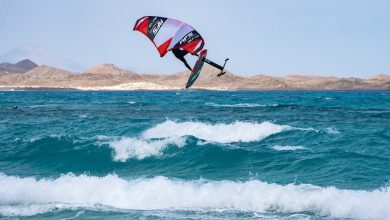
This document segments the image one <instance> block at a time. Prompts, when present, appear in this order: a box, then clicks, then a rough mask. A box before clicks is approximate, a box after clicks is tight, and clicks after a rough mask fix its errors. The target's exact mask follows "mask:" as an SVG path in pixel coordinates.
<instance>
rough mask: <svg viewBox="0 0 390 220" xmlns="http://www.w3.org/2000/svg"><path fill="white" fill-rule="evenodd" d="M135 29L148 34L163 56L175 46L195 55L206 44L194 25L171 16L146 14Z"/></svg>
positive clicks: (138, 21)
mask: <svg viewBox="0 0 390 220" xmlns="http://www.w3.org/2000/svg"><path fill="white" fill-rule="evenodd" d="M133 30H135V31H139V32H141V33H143V34H144V35H145V36H147V37H148V38H149V39H150V40H151V41H152V42H153V44H154V46H156V48H157V50H158V52H159V53H160V56H161V57H163V56H164V55H165V54H166V53H167V52H168V51H170V50H172V49H175V48H181V49H183V50H185V51H187V52H188V53H191V54H193V55H195V54H197V53H198V52H199V51H200V50H202V48H203V46H204V40H203V38H202V36H200V34H199V33H198V32H197V31H196V30H195V29H194V28H193V27H191V26H190V25H188V24H186V23H184V22H182V21H179V20H175V19H171V18H163V17H157V16H145V17H142V18H140V19H138V20H137V22H136V23H135V25H134V28H133Z"/></svg>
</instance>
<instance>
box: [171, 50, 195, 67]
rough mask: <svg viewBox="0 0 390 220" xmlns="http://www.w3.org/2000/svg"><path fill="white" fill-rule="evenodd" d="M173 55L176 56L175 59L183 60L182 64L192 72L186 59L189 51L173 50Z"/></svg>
mask: <svg viewBox="0 0 390 220" xmlns="http://www.w3.org/2000/svg"><path fill="white" fill-rule="evenodd" d="M172 53H173V54H174V55H175V57H176V58H177V59H179V60H181V62H183V63H184V65H185V66H186V67H187V68H188V69H189V70H190V71H192V68H191V66H190V65H188V63H187V60H186V59H184V56H185V55H186V54H187V53H188V52H187V51H185V50H183V51H182V50H180V49H173V50H172Z"/></svg>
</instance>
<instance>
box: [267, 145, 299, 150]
mask: <svg viewBox="0 0 390 220" xmlns="http://www.w3.org/2000/svg"><path fill="white" fill-rule="evenodd" d="M272 149H274V150H277V151H294V150H304V149H306V148H305V147H303V146H279V145H276V146H273V147H272Z"/></svg>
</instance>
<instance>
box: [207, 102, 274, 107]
mask: <svg viewBox="0 0 390 220" xmlns="http://www.w3.org/2000/svg"><path fill="white" fill-rule="evenodd" d="M205 105H207V106H211V107H217V108H218V107H229V108H254V107H268V106H273V107H274V106H277V104H270V105H265V104H257V103H238V104H217V103H212V102H207V103H205Z"/></svg>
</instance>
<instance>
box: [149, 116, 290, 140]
mask: <svg viewBox="0 0 390 220" xmlns="http://www.w3.org/2000/svg"><path fill="white" fill-rule="evenodd" d="M290 129H292V127H290V126H288V125H278V124H273V123H271V122H262V123H252V122H241V121H236V122H233V123H231V124H224V123H219V124H208V123H202V122H175V121H171V120H167V121H165V122H163V123H161V124H158V125H156V126H155V127H153V128H150V129H148V130H146V131H145V132H144V133H143V134H142V136H143V137H144V138H168V137H183V136H189V135H191V136H194V137H196V138H199V139H202V140H206V141H212V142H218V143H233V142H239V141H241V142H251V141H260V140H262V139H264V138H266V137H268V136H270V135H273V134H277V133H280V132H283V131H286V130H290Z"/></svg>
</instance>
